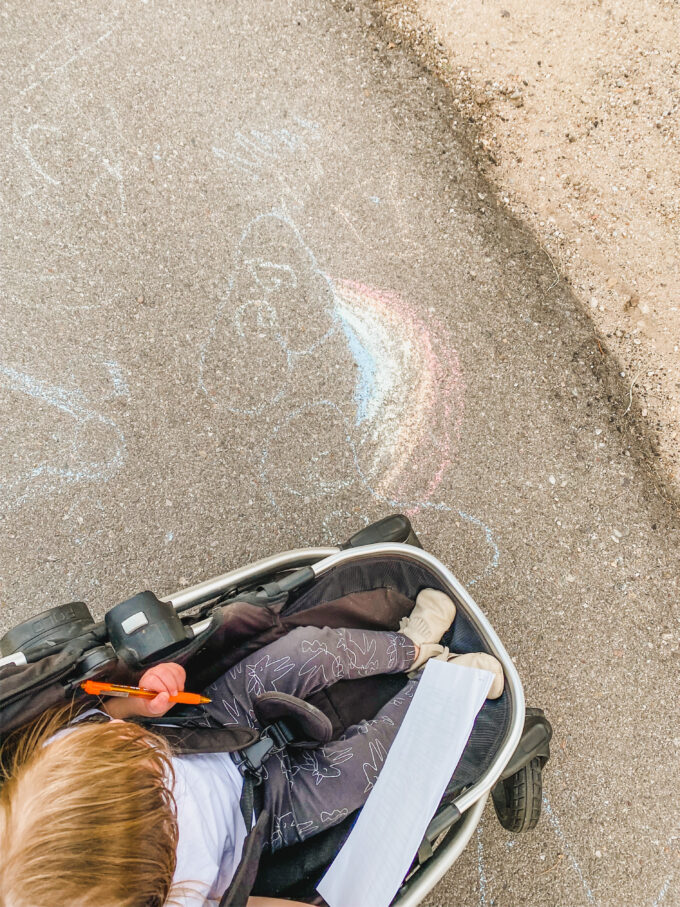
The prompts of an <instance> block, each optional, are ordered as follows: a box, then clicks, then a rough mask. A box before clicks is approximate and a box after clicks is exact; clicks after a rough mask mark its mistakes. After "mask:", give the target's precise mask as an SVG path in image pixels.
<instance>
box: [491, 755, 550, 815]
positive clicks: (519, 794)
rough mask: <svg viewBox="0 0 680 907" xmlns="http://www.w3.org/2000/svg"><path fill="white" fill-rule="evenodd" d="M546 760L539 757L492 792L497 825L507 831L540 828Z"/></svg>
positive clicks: (499, 783)
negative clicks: (544, 764)
mask: <svg viewBox="0 0 680 907" xmlns="http://www.w3.org/2000/svg"><path fill="white" fill-rule="evenodd" d="M542 767H543V760H542V759H541V757H540V756H536V757H535V758H533V759H532V760H531V762H528V763H527V764H526V765H525V766H524V767H523V768H521V769H519V771H517V772H515V774H514V775H510V777H509V778H506V779H505V780H504V781H499V782H498V784H497V785H496V786H495V787H494V789H493V790H492V791H491V796H492V797H493V805H494V807H495V809H496V815H497V816H498V821H499V822H500V823H501V825H502V826H503V828H505V829H507V830H508V831H514V832H520V831H530V830H531V829H532V828H535V827H536V825H537V824H538V820H539V817H540V815H541V799H542V796H543V778H542Z"/></svg>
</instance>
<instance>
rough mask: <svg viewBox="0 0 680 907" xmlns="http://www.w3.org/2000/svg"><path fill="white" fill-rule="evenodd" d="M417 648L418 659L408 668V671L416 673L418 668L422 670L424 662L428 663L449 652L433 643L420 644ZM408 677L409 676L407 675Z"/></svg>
mask: <svg viewBox="0 0 680 907" xmlns="http://www.w3.org/2000/svg"><path fill="white" fill-rule="evenodd" d="M419 648H420V651H419V652H418V657H417V658H416V660H415V661H414V662H413V664H412V665H411V667H410V668H409V671H417V670H418V669H419V668H422V666H423V665H424V664H425V662H426V661H429V660H430V659H431V658H440V657H441V656H442V655H443V654H444V653H445V652H446V653H448V651H449V650H448V649H446V648H444V646H438V645H437V644H436V643H434V642H426V643H421V645H420V647H419ZM409 676H411V675H410V674H409Z"/></svg>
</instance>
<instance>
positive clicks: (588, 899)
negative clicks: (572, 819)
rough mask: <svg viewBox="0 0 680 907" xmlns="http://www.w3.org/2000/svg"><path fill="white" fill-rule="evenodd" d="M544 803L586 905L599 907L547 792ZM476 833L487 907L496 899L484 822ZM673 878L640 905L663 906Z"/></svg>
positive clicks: (483, 904)
mask: <svg viewBox="0 0 680 907" xmlns="http://www.w3.org/2000/svg"><path fill="white" fill-rule="evenodd" d="M542 805H543V815H544V817H545V818H544V819H543V820H542V821H545V820H546V819H547V821H548V822H549V824H550V826H551V828H552V830H553V832H554V834H555V836H556V838H557V840H558V841H559V846H560V853H561V854H563V855H564V856H565V857H566V858H567V860H568V864H569V866H570V867H571V870H572V871H573V872H574V874H575V875H576V877H577V879H578V881H579V884H580V887H581V889H582V891H583V897H584V907H589V905H591V904H592V905H595V907H597V905H598V904H599V901H598V900H597V898H596V897H595V895H594V893H593V890H592V888H591V885H590V883H589V881H588V879H587V877H586V874H585V872H584V870H583V868H582V867H581V865H580V863H579V861H578V860H577V858H576V855H575V854H574V851H573V849H572V848H571V846H570V844H569V841H568V839H567V836H566V835H565V833H564V831H563V829H562V826H561V824H560V821H559V819H558V818H557V816H556V814H555V811H554V809H553V808H552V806H551V805H550V801H549V800H548V797H547V796H546V795H545V793H544V794H543V803H542ZM476 834H477V876H478V879H479V905H480V907H487V905H488V904H490V903H491V904H493V903H494V900H493V898H490V899H489V882H488V879H487V877H486V870H485V867H484V842H483V822H480V823H479V825H478V826H477V830H476ZM676 841H677V839H676V838H674V837H669V838H668V840H667V842H666V846H667V847H670V846H671V845H672V844H673V843H674V842H676ZM514 844H515V841H514V840H511V841H508V842H506V846H507V847H508V849H511V848H512V847H513V846H514ZM673 879H674V874H671V875H669V876H668V877H667V878H666V879H665V881H664V882H663V884H662V886H661V889H660V890H659V892H658V894H657V895H656V896H655V897H654V900H653V901H648V900H647V901H640V907H642V905H643V904H648V905H649V907H661V905H662V904H664V902H665V898H666V895H667V894H668V891H669V890H670V886H671V882H672V881H673ZM573 907H577V905H576V904H574V905H573Z"/></svg>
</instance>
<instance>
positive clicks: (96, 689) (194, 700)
mask: <svg viewBox="0 0 680 907" xmlns="http://www.w3.org/2000/svg"><path fill="white" fill-rule="evenodd" d="M80 686H81V687H82V688H83V689H84V690H85V692H86V693H90V694H91V695H92V696H101V695H105V696H137V697H138V698H141V699H155V698H156V696H158V691H156V690H143V689H142V688H141V687H125V686H122V685H121V684H118V683H103V682H101V681H98V680H86V681H85V682H84V683H81V684H80ZM170 702H181V703H184V705H200V704H201V703H202V702H211V700H210V699H206V697H205V696H201V695H199V694H198V693H177V695H176V696H171V697H170Z"/></svg>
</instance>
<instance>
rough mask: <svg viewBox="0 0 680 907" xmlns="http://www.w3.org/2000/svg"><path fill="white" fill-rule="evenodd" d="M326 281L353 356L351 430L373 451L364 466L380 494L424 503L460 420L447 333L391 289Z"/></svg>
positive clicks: (458, 377) (456, 367) (459, 383)
mask: <svg viewBox="0 0 680 907" xmlns="http://www.w3.org/2000/svg"><path fill="white" fill-rule="evenodd" d="M330 282H331V285H332V287H333V289H334V296H335V306H336V311H337V313H338V315H339V317H340V319H341V323H342V327H343V330H344V332H345V335H346V337H347V342H348V344H349V348H350V350H351V352H352V355H353V357H354V359H355V361H356V363H357V383H356V389H355V403H356V422H355V431H356V432H357V434H358V436H359V437H358V439H357V440H358V446H359V447H366V448H368V449H370V450H371V462H370V464H366V463H364V464H363V472H364V474H365V475H366V477H367V478H370V480H371V484H372V485H373V487H374V489H375V491H376V493H377V494H379V495H380V496H382V497H385V498H386V499H391V500H394V499H400V500H402V501H406V500H408V501H417V502H418V503H421V504H422V503H425V502H427V501H428V500H429V498H430V497H431V495H432V494H433V492H434V491H435V489H436V488H437V487H438V485H439V484H440V482H441V480H442V478H443V476H444V473H445V472H446V469H447V468H448V466H449V465H450V463H451V460H452V457H453V453H454V449H455V446H456V442H457V439H458V434H459V431H460V426H461V422H462V419H463V405H464V404H463V397H464V382H463V377H462V374H461V370H460V364H459V362H458V356H457V354H456V352H455V349H454V347H453V344H452V341H451V337H450V333H449V332H448V331H447V329H446V328H445V326H444V325H443V324H441V323H440V322H439V321H438V320H437V319H436V318H430V317H429V318H428V319H427V321H425V320H424V319H423V318H422V317H421V316H420V315H418V314H416V312H415V311H414V310H413V309H412V308H411V307H410V306H409V305H408V304H407V303H406V302H404V300H403V299H401V297H400V296H398V295H397V294H396V293H394V292H391V291H389V290H379V289H374V288H371V287H368V286H365V285H364V284H361V283H357V282H356V281H352V280H341V279H336V278H330ZM414 509H415V510H417V509H418V505H417V504H414Z"/></svg>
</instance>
